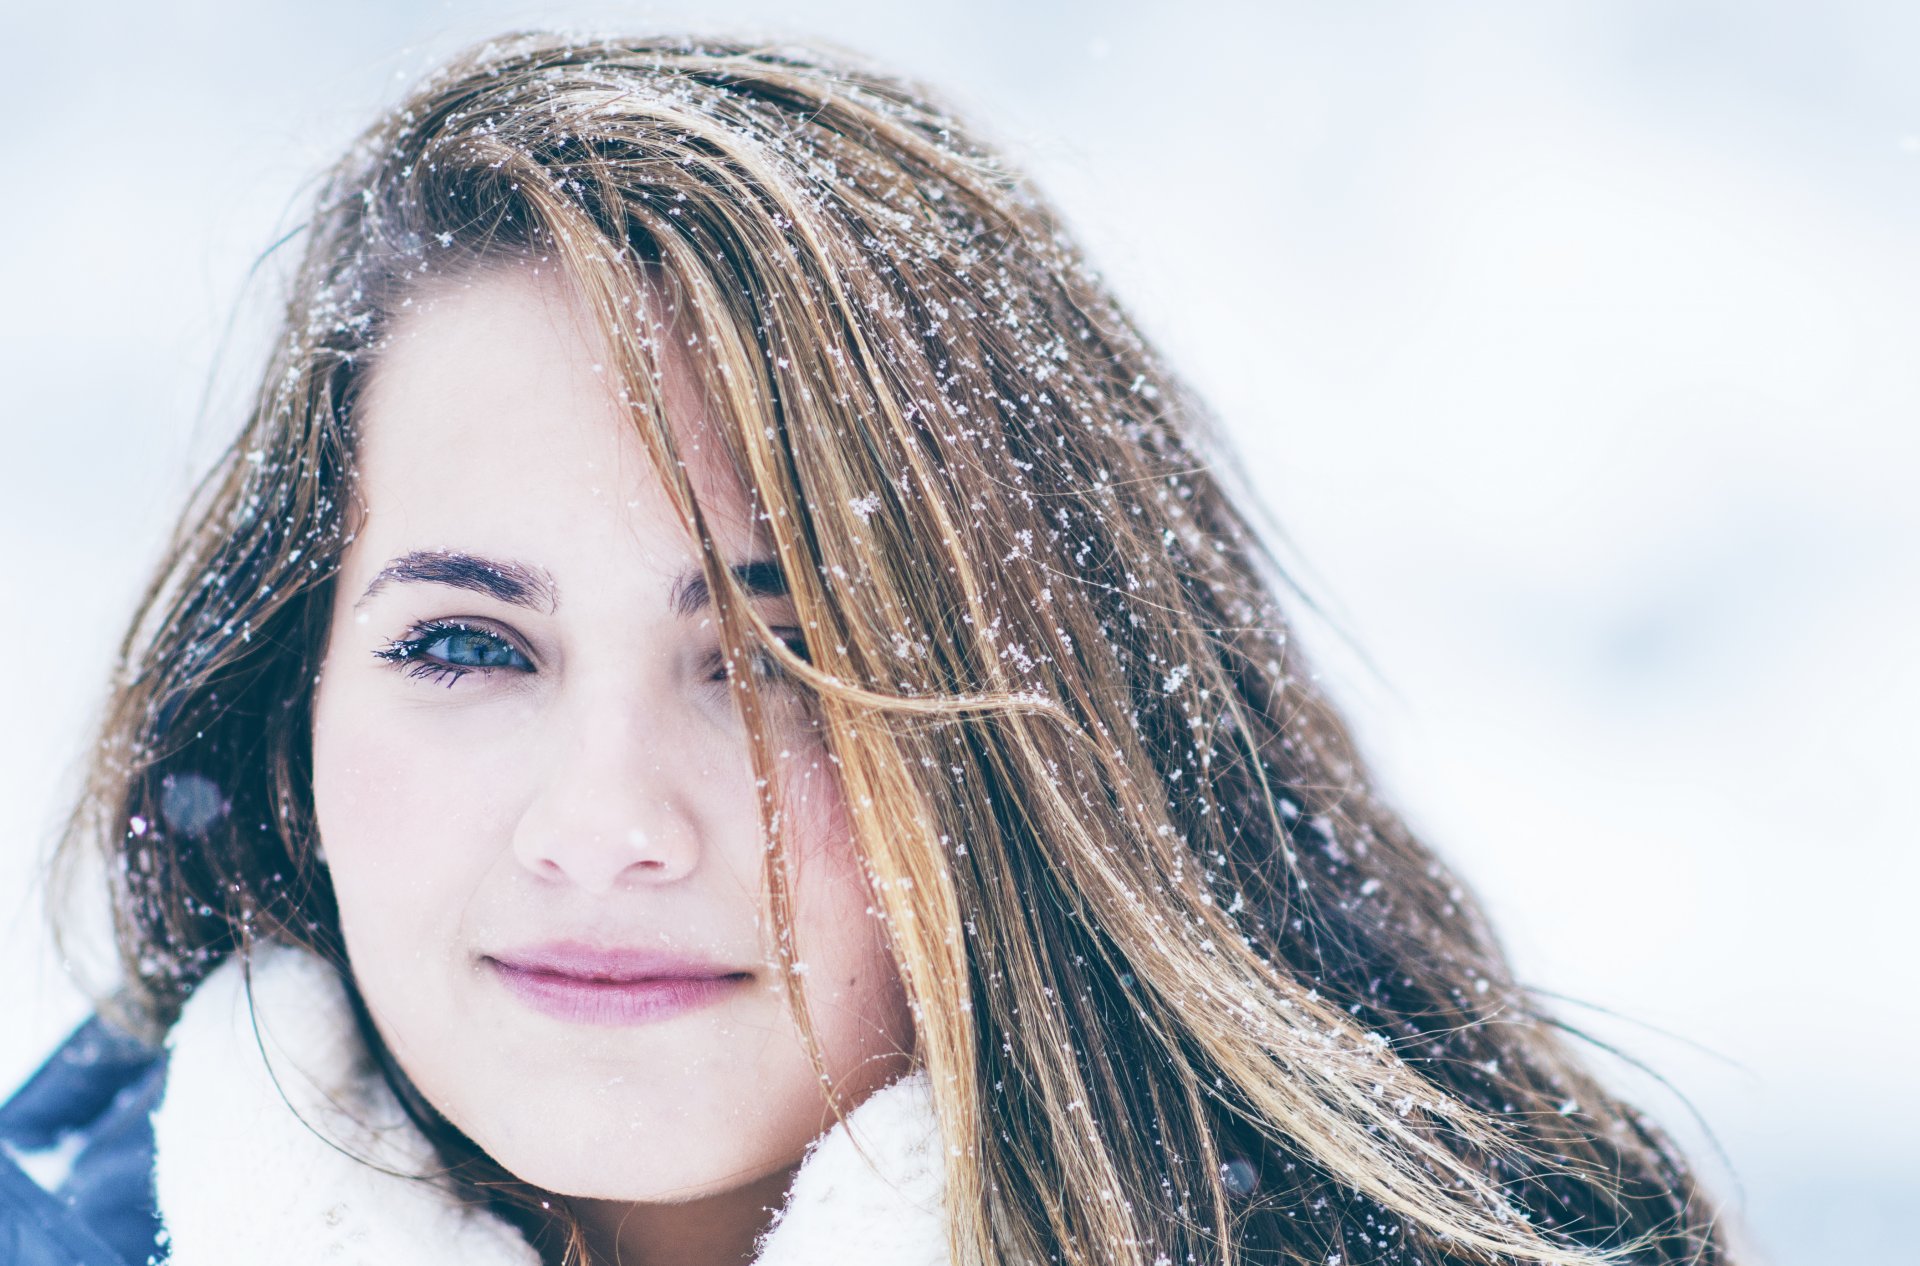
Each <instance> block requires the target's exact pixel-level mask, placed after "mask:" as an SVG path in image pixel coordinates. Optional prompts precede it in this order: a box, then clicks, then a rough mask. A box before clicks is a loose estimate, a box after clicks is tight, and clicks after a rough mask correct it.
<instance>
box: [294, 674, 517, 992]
mask: <svg viewBox="0 0 1920 1266" xmlns="http://www.w3.org/2000/svg"><path fill="white" fill-rule="evenodd" d="M322 681H323V685H322V687H321V689H320V691H319V693H318V695H317V696H316V698H315V702H314V727H313V807H314V818H315V821H316V824H317V826H318V828H319V835H320V844H321V847H322V849H324V851H325V854H326V860H327V870H328V873H329V875H330V876H331V878H332V880H333V886H334V892H335V896H336V898H337V900H338V902H339V908H340V923H341V930H342V933H343V935H344V936H345V938H346V941H347V950H348V953H349V955H350V957H351V958H352V959H353V963H354V971H355V975H356V977H357V978H358V979H360V981H361V983H362V985H363V987H365V988H367V989H368V990H369V992H370V993H378V992H381V988H380V981H381V979H382V978H383V977H385V976H388V975H390V974H391V972H392V970H393V969H394V968H395V967H396V966H399V965H401V964H402V963H404V962H405V961H406V960H407V959H409V958H412V957H415V956H417V955H419V954H421V953H424V952H426V950H427V947H428V946H429V945H431V946H434V947H436V948H439V949H442V950H450V949H451V948H452V947H454V946H455V945H457V944H458V940H457V938H456V937H454V936H452V935H449V931H450V929H452V928H453V927H456V926H457V924H458V921H459V918H460V917H461V913H462V911H463V910H464V909H465V907H466V904H467V902H468V900H469V898H470V896H471V894H472V892H473V891H474V889H475V888H476V886H477V885H478V883H479V881H480V877H481V875H482V874H483V873H484V871H485V869H486V867H487V866H488V864H489V861H490V859H491V857H492V856H493V855H494V853H495V852H496V851H497V850H496V849H494V848H493V847H492V846H491V845H492V841H491V839H490V833H489V830H488V826H487V824H488V823H489V822H493V823H496V824H497V823H498V822H499V821H501V818H500V816H499V813H500V799H501V797H502V796H503V795H504V794H506V791H505V787H504V785H503V783H502V782H501V781H500V778H499V777H498V772H499V771H497V770H494V769H493V768H492V767H491V762H487V761H477V760H474V759H471V756H472V754H471V753H469V754H468V757H469V758H468V759H464V760H463V759H459V758H458V757H457V756H455V755H454V754H451V753H448V752H447V751H446V750H445V746H444V742H443V741H440V740H439V739H438V738H437V736H435V735H433V734H431V733H428V732H426V727H425V724H424V720H425V718H423V717H421V716H418V715H416V716H409V715H408V713H407V710H406V709H404V708H395V707H393V706H391V703H388V704H387V706H382V699H381V697H380V695H379V693H378V692H377V691H371V690H366V689H357V688H356V684H355V683H341V684H339V685H337V686H329V685H328V684H326V678H325V675H324V674H323V678H322ZM495 833H497V827H496V828H495Z"/></svg>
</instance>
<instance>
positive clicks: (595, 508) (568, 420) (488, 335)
mask: <svg viewBox="0 0 1920 1266" xmlns="http://www.w3.org/2000/svg"><path fill="white" fill-rule="evenodd" d="M645 298H646V302H648V303H649V304H652V305H656V306H654V307H653V312H654V313H655V314H661V313H664V311H665V306H664V305H665V302H666V300H665V297H664V292H663V291H662V290H661V289H660V288H659V287H658V286H657V285H649V286H648V287H647V288H646V289H645ZM663 334H664V336H663V337H661V338H659V339H658V340H656V348H657V351H656V353H655V366H656V368H657V371H658V374H659V379H658V388H659V393H660V396H661V398H662V401H663V404H664V407H665V410H666V421H667V424H668V427H669V429H670V430H671V431H672V433H673V435H674V440H675V445H676V448H677V449H678V450H679V456H680V459H681V460H682V461H684V462H685V463H686V464H687V468H688V473H689V475H690V477H691V479H692V482H693V484H694V488H695V492H696V494H697V495H698V496H699V497H700V500H701V505H702V509H703V510H704V511H705V513H706V514H707V516H708V518H709V520H710V521H711V522H713V523H714V525H715V527H716V529H719V530H720V531H722V532H723V534H724V535H726V536H727V537H729V538H733V539H736V540H737V539H739V538H741V537H743V536H750V535H751V529H752V509H751V498H750V496H749V493H748V490H747V488H746V487H745V486H744V485H743V484H742V483H741V481H740V480H739V479H738V478H737V476H735V474H734V473H733V471H732V469H731V467H729V466H728V465H727V464H726V461H725V457H724V446H723V445H721V444H719V443H717V442H715V440H716V438H717V437H715V436H714V435H713V429H714V425H715V424H714V422H713V421H712V420H711V418H710V416H709V410H708V409H707V407H706V402H705V398H704V394H703V392H702V389H701V383H700V378H699V374H698V371H697V367H696V365H695V364H694V362H693V360H692V353H691V352H690V351H689V350H688V348H687V345H686V339H685V338H684V337H683V336H682V335H680V334H679V333H678V330H677V327H675V326H672V325H669V326H668V327H667V329H666V330H665V331H663ZM607 352H608V348H607V345H606V342H605V337H604V335H603V333H602V331H601V330H600V328H599V327H598V325H597V324H596V323H595V321H594V319H593V316H592V314H591V312H590V311H589V309H588V308H587V306H586V304H585V302H584V300H583V299H582V298H581V297H580V295H579V293H578V291H577V290H576V289H575V288H574V287H573V286H572V285H571V284H569V283H568V282H567V281H565V280H564V279H563V278H562V277H561V276H560V275H559V274H558V273H556V272H554V271H552V270H551V269H549V270H546V271H535V270H534V269H533V267H532V266H520V265H516V266H501V267H496V268H492V269H488V270H485V271H476V272H472V273H469V274H467V275H464V276H459V277H454V278H450V279H442V280H439V281H437V282H436V283H434V284H433V285H432V286H430V287H426V288H422V289H420V290H419V291H417V292H415V293H414V294H412V295H410V296H409V297H408V298H407V299H406V300H405V301H403V304H402V306H401V308H400V310H399V314H398V316H397V317H396V318H395V319H394V320H393V321H392V322H391V324H390V327H389V333H388V336H387V338H386V339H385V340H384V341H383V343H382V344H381V346H380V348H379V349H378V351H377V354H376V356H375V358H374V361H373V363H372V365H371V366H370V368H369V369H368V371H367V375H368V376H367V379H366V383H365V386H364V389H363V392H362V395H361V398H360V401H359V404H358V407H357V409H356V413H355V422H356V430H357V444H356V449H357V451H356V461H355V466H356V472H355V475H356V486H357V489H358V492H359V494H360V495H359V500H360V501H361V502H362V503H363V505H364V508H365V510H366V512H367V514H368V516H369V524H370V525H372V524H377V523H379V522H380V520H382V519H383V518H384V519H385V520H386V521H387V524H388V526H390V527H406V528H411V529H412V530H414V531H417V532H431V531H433V530H442V531H445V530H454V529H466V528H480V530H488V529H486V528H481V527H480V525H483V524H492V525H493V529H492V530H497V531H505V530H506V529H507V528H509V527H510V526H512V525H518V526H520V527H521V528H523V529H525V530H526V531H527V532H529V533H536V532H538V531H540V530H545V531H546V532H547V533H549V534H553V533H561V534H565V533H580V532H588V533H589V534H590V535H592V534H596V533H597V534H604V533H605V531H606V530H607V529H608V527H609V526H610V525H611V524H612V523H613V522H615V521H618V520H633V521H635V523H634V524H631V525H632V526H640V527H643V528H644V529H645V531H646V534H648V535H649V536H652V537H658V536H659V535H660V534H661V531H662V528H663V526H665V525H670V526H671V527H673V528H675V529H678V527H679V520H678V516H677V514H676V513H675V511H674V510H673V507H672V503H671V501H670V500H668V498H667V495H666V491H665V488H664V486H663V484H662V482H661V480H660V478H659V475H658V472H657V471H656V470H655V467H654V463H653V461H652V460H651V458H650V456H649V453H648V450H647V447H646V445H645V443H644V441H643V440H642V439H641V437H640V435H639V433H638V430H637V428H636V425H635V419H634V418H632V417H631V416H630V415H629V412H628V406H627V405H626V404H625V403H624V402H623V400H622V393H621V390H620V384H619V380H618V376H617V374H616V373H615V371H614V363H613V359H612V358H611V357H610V356H609V355H608V354H607ZM682 534H683V533H682Z"/></svg>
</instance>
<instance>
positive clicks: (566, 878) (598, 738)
mask: <svg viewBox="0 0 1920 1266" xmlns="http://www.w3.org/2000/svg"><path fill="white" fill-rule="evenodd" d="M610 705H611V706H610ZM571 728H572V731H573V733H572V736H571V737H570V738H569V739H568V740H564V741H561V742H559V743H557V744H556V745H555V750H554V751H553V759H552V762H551V763H550V764H549V766H548V768H547V771H546V774H545V776H544V777H543V778H542V779H541V781H540V785H539V789H538V790H537V791H536V792H535V794H534V796H533V798H532V799H531V800H530V801H529V802H528V804H527V807H526V809H525V811H524V812H522V814H521V816H520V820H519V822H518V823H516V824H515V827H514V833H513V850H514V854H515V856H516V857H517V858H518V859H519V861H520V864H521V865H522V866H524V867H526V868H527V869H528V870H529V871H531V872H533V873H534V874H535V875H537V876H539V877H540V878H541V879H544V880H548V881H562V882H566V883H570V884H573V885H575V886H577V887H579V888H583V889H586V890H588V891H592V892H605V891H610V890H613V889H615V888H619V887H624V886H628V885H633V884H665V883H672V882H674V881H675V880H678V879H680V878H682V877H684V876H686V875H688V874H690V873H691V872H692V871H693V870H694V868H695V867H696V866H698V865H699V862H700V855H701V849H702V839H701V830H700V824H699V816H698V814H697V812H696V810H695V802H694V797H693V794H692V793H693V790H694V782H695V780H696V779H697V778H698V777H699V771H697V770H693V769H690V768H683V767H682V766H683V758H678V757H676V754H675V751H674V744H673V742H672V741H671V737H670V736H669V735H667V734H666V733H664V731H665V730H666V729H667V728H668V727H666V726H665V725H662V724H659V723H657V722H651V721H650V720H649V718H648V715H647V710H646V709H644V708H639V707H630V706H620V705H618V704H614V703H613V701H610V700H601V701H599V702H598V703H597V704H596V705H595V707H594V708H593V710H592V712H591V714H590V715H588V716H586V717H581V718H577V720H576V724H574V725H573V726H572V727H571Z"/></svg>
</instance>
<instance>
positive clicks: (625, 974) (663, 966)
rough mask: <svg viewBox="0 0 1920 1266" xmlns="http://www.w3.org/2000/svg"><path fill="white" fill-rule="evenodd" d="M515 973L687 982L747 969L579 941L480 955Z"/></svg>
mask: <svg viewBox="0 0 1920 1266" xmlns="http://www.w3.org/2000/svg"><path fill="white" fill-rule="evenodd" d="M483 957H486V958H490V959H492V960H493V961H494V962H496V963H499V964H501V965H502V966H504V967H509V968H513V969H514V970H516V971H527V972H539V973H541V974H543V975H548V976H571V977H573V978H575V979H577V980H604V981H607V982H609V983H624V982H628V981H639V980H688V979H707V978H711V977H717V976H744V975H747V974H748V973H747V970H746V969H745V968H742V967H731V966H728V965H727V964H725V963H716V962H713V961H711V960H708V959H702V958H694V957H692V956H690V955H686V954H676V953H673V952H672V951H670V950H658V949H641V948H637V947H623V946H603V945H589V944H586V943H585V942H583V941H547V942H545V943H543V944H540V945H523V946H521V947H519V948H518V949H511V950H501V951H499V952H497V953H490V954H486V955H483Z"/></svg>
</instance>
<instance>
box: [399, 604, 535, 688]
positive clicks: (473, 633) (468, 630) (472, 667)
mask: <svg viewBox="0 0 1920 1266" xmlns="http://www.w3.org/2000/svg"><path fill="white" fill-rule="evenodd" d="M456 634H458V635H463V636H467V637H476V638H484V639H486V640H487V641H489V642H492V643H494V644H496V645H498V646H501V647H504V648H506V649H507V650H508V651H510V652H512V653H513V654H514V655H517V656H519V657H520V658H521V659H522V660H526V659H527V658H528V656H527V654H526V652H524V651H522V650H521V649H520V648H519V647H517V646H515V645H514V644H513V643H512V642H510V641H508V640H507V639H506V638H504V637H502V636H501V635H500V634H498V633H496V632H494V631H493V630H492V629H489V628H484V627H482V626H480V625H477V624H466V623H463V622H462V621H459V620H431V621H428V622H427V623H426V624H422V625H419V626H418V627H417V628H415V629H414V631H413V636H412V637H405V638H400V639H398V640H396V641H393V642H390V643H389V644H388V645H386V646H385V647H383V648H381V649H380V650H377V651H375V652H374V655H375V657H377V658H379V659H383V660H386V661H387V662H388V663H389V664H391V665H393V667H394V668H395V669H397V670H399V671H401V672H404V673H406V675H407V676H409V677H416V678H419V679H420V680H423V681H430V682H433V683H434V684H436V685H439V684H442V683H444V684H445V685H446V686H447V688H448V689H452V687H453V683H454V682H456V681H459V680H460V679H461V678H462V677H464V676H466V675H467V674H468V673H481V674H483V675H490V674H492V673H495V672H498V671H499V670H500V669H501V668H503V667H508V665H497V664H496V665H478V664H449V663H448V662H447V661H445V660H443V659H431V658H427V657H426V653H427V648H428V647H430V646H432V645H433V644H434V643H435V642H438V641H440V640H442V639H443V638H447V637H451V636H454V635H456ZM514 671H516V672H531V671H533V670H532V668H531V667H530V666H529V667H527V668H514Z"/></svg>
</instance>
